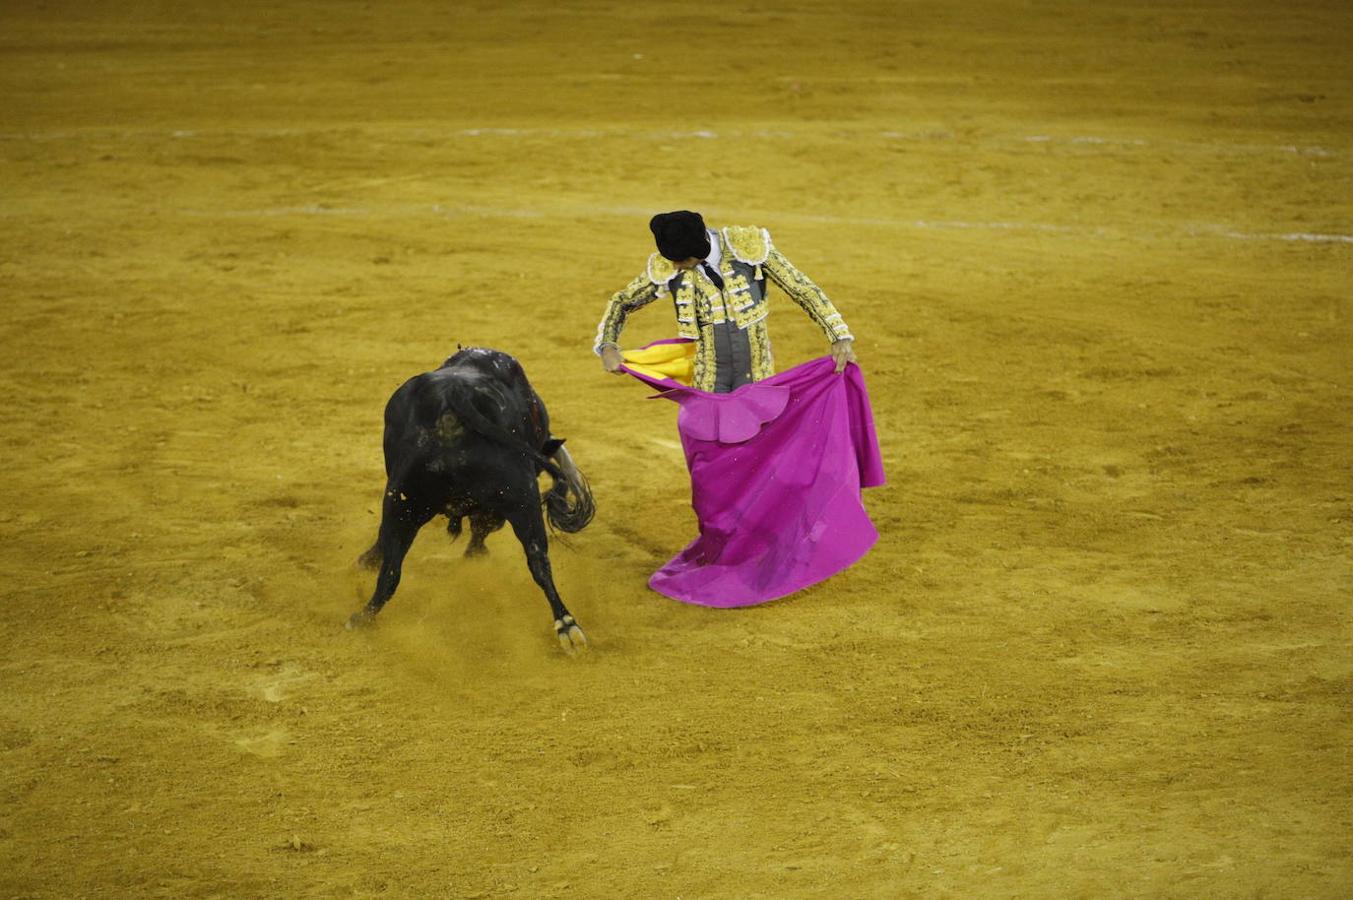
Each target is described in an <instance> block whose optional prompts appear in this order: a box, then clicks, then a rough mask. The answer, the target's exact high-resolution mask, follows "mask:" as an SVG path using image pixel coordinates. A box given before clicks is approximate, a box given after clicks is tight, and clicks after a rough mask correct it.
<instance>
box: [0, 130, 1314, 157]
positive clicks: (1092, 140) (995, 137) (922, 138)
mask: <svg viewBox="0 0 1353 900" xmlns="http://www.w3.org/2000/svg"><path fill="white" fill-rule="evenodd" d="M354 133H366V134H372V135H380V136H394V137H398V138H404V139H416V140H427V139H440V140H455V139H478V138H513V139H551V138H557V139H575V140H576V139H597V138H607V139H612V140H614V139H625V138H634V139H639V140H650V141H669V140H678V141H679V140H748V139H753V140H805V139H819V140H820V139H824V138H825V139H828V140H831V139H836V140H847V141H853V142H857V141H859V140H861V139H874V140H882V141H890V142H891V141H912V142H917V143H927V142H929V143H937V142H967V143H971V144H977V145H985V144H991V143H1016V144H1021V143H1022V144H1065V145H1070V146H1089V147H1105V148H1111V147H1112V148H1158V149H1176V150H1177V149H1190V150H1202V151H1208V152H1229V153H1237V154H1247V155H1254V154H1273V153H1281V154H1290V155H1295V156H1304V157H1317V158H1332V157H1337V156H1340V155H1341V153H1340V151H1337V150H1332V149H1330V148H1328V147H1321V146H1315V145H1311V146H1300V145H1295V144H1277V145H1273V144H1239V143H1229V142H1209V141H1180V140H1146V139H1144V138H1134V137H1104V136H1101V135H1093V134H1078V135H1052V134H1027V135H1011V134H991V135H986V136H979V137H963V138H960V137H959V136H958V135H957V134H955V133H954V132H952V131H947V130H944V129H938V130H937V129H928V130H922V131H911V132H909V131H898V130H894V129H885V130H883V131H874V130H872V129H849V128H845V129H842V128H827V129H823V130H821V131H817V130H814V131H797V130H793V129H783V128H760V129H750V130H749V129H729V130H724V131H715V130H712V129H697V130H693V131H672V130H657V131H655V130H641V129H633V128H624V127H615V128H504V127H481V128H427V127H401V126H399V125H389V126H369V125H353V126H338V125H335V126H324V127H317V128H244V129H230V130H220V129H170V130H165V129H97V128H96V129H88V130H81V131H34V132H4V133H0V141H62V140H81V139H88V140H135V139H145V138H152V139H162V140H194V139H199V138H200V139H217V140H219V139H223V138H275V137H280V138H291V137H308V138H313V137H322V136H336V137H337V136H343V135H351V134H354Z"/></svg>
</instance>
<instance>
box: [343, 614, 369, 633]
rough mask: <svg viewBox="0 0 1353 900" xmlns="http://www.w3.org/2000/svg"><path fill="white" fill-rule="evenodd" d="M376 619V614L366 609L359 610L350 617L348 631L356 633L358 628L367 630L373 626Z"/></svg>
mask: <svg viewBox="0 0 1353 900" xmlns="http://www.w3.org/2000/svg"><path fill="white" fill-rule="evenodd" d="M374 618H376V614H375V613H373V612H369V611H367V610H365V609H359V610H358V611H357V612H355V613H353V614H352V615H351V616H349V617H348V624H347V626H346V627H347V629H348V631H355V630H356V629H358V628H365V627H366V626H368V625H370V624H371V620H372V619H374Z"/></svg>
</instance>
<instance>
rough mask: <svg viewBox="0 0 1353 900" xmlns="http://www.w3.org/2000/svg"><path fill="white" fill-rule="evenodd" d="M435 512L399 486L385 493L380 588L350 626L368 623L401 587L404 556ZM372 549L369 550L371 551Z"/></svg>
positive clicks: (379, 549)
mask: <svg viewBox="0 0 1353 900" xmlns="http://www.w3.org/2000/svg"><path fill="white" fill-rule="evenodd" d="M432 515H433V514H432V513H430V512H427V511H425V510H421V509H417V508H415V507H414V506H413V505H412V504H411V503H410V502H409V501H408V500H407V499H403V498H402V497H401V494H400V492H399V491H398V490H391V491H389V492H387V493H386V495H385V505H384V509H383V510H382V514H381V530H380V534H378V535H377V536H376V545H375V547H373V548H372V549H373V550H376V551H377V552H379V554H380V560H381V563H380V567H381V568H380V574H379V575H377V576H376V589H375V591H374V592H373V593H372V594H371V599H370V600H368V601H367V603H366V606H364V607H362V608H361V609H360V610H358V611H357V612H355V613H353V614H352V617H351V618H349V619H348V627H349V628H356V627H358V626H361V625H365V624H367V623H368V622H370V621H371V620H372V619H373V618H375V616H376V613H378V612H380V611H381V607H382V606H384V605H385V603H386V601H388V600H389V599H390V598H391V597H392V596H394V593H395V588H397V587H399V577H400V573H401V572H402V570H403V568H404V557H405V555H406V554H407V553H408V552H409V548H410V547H411V546H413V539H414V538H415V537H417V536H418V529H420V528H422V527H423V526H424V525H426V524H427V522H428V520H429V519H431V518H432ZM370 552H371V551H368V554H369V553H370Z"/></svg>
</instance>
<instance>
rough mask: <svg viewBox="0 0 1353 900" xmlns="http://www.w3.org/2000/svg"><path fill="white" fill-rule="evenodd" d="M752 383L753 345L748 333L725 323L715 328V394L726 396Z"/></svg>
mask: <svg viewBox="0 0 1353 900" xmlns="http://www.w3.org/2000/svg"><path fill="white" fill-rule="evenodd" d="M751 383H752V345H751V342H750V341H748V340H747V332H745V331H743V330H742V329H741V328H739V327H737V326H736V325H730V324H729V323H727V322H725V323H723V324H722V325H715V326H714V392H715V393H716V394H726V393H728V392H729V391H731V390H733V388H737V387H742V386H743V385H744V384H751Z"/></svg>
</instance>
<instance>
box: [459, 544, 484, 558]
mask: <svg viewBox="0 0 1353 900" xmlns="http://www.w3.org/2000/svg"><path fill="white" fill-rule="evenodd" d="M488 555H489V548H488V547H485V546H484V545H483V544H479V545H478V546H476V545H474V544H471V545H470V546H468V547H466V548H465V558H466V559H474V558H475V557H477V556H488Z"/></svg>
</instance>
